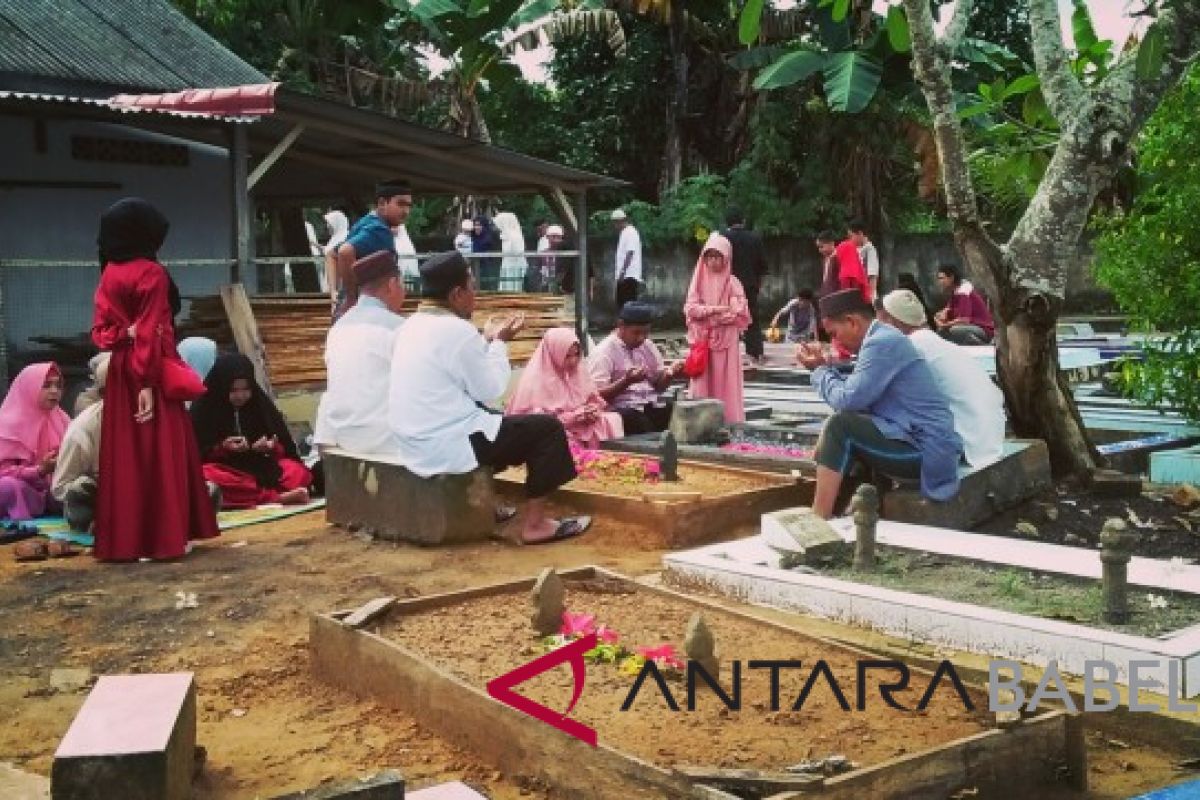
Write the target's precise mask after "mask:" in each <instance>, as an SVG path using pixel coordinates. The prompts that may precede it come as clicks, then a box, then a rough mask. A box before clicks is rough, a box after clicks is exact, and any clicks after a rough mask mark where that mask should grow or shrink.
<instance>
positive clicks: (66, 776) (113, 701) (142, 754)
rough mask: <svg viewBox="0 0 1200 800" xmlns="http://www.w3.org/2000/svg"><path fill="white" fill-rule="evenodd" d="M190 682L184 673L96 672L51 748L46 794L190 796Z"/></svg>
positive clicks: (64, 799)
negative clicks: (54, 749)
mask: <svg viewBox="0 0 1200 800" xmlns="http://www.w3.org/2000/svg"><path fill="white" fill-rule="evenodd" d="M195 749H196V685H195V681H194V679H193V675H192V673H190V672H180V673H172V674H163V675H105V676H103V677H101V678H100V679H99V680H98V681H97V682H96V685H95V687H94V688H93V689H92V691H91V693H90V694H89V695H88V697H87V700H85V701H84V703H83V707H82V708H80V709H79V713H78V714H76V715H75V719H74V720H73V721H72V722H71V727H70V728H69V729H68V730H67V734H66V736H64V737H63V740H62V742H61V743H60V744H59V746H58V752H56V753H55V754H54V766H53V768H52V771H51V776H50V787H51V794H52V797H53V798H54V800H93V799H94V800H108V799H109V798H116V797H119V798H121V799H122V800H186V798H189V797H191V796H192V767H193V763H194V758H195Z"/></svg>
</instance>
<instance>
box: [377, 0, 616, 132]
mask: <svg viewBox="0 0 1200 800" xmlns="http://www.w3.org/2000/svg"><path fill="white" fill-rule="evenodd" d="M392 3H393V6H394V8H395V10H396V13H395V17H394V18H393V20H392V22H391V23H390V25H391V27H392V28H393V29H399V28H402V27H405V26H406V25H407V24H408V23H415V24H416V26H417V27H418V28H419V29H420V31H421V32H422V33H423V35H422V36H421V38H422V39H423V44H426V45H428V46H430V47H432V48H433V49H434V50H435V51H437V53H438V54H439V55H440V56H442V57H443V58H445V59H447V60H448V61H449V62H450V69H449V72H448V74H447V76H446V77H445V79H444V80H445V82H446V84H447V88H448V90H449V92H448V94H449V101H450V108H449V112H448V119H447V128H448V129H449V130H452V131H454V132H455V133H458V134H459V135H461V136H466V137H469V138H473V139H478V140H479V141H482V142H489V143H490V142H491V135H490V133H489V132H488V127H487V122H486V120H484V118H483V113H482V111H481V109H480V107H479V101H478V99H477V96H476V92H477V91H478V89H479V86H480V85H481V83H483V82H485V81H486V82H491V83H503V82H506V81H514V80H518V79H519V78H520V70H519V69H518V68H517V66H516V65H515V64H513V63H512V61H511V60H509V58H510V57H511V56H512V55H513V54H515V52H516V51H517V50H518V49H520V48H521V47H522V46H523V45H528V44H530V43H532V42H533V41H535V39H537V38H538V37H544V38H546V39H548V40H549V41H551V42H553V41H554V40H555V39H557V38H558V37H562V36H567V35H574V34H577V33H579V32H594V33H599V34H602V35H604V36H606V37H607V38H608V40H609V42H610V44H614V45H615V46H614V49H615V50H617V51H618V52H619V51H621V50H623V49H624V31H623V29H622V28H621V24H620V20H619V19H618V18H617V15H616V13H615V12H613V11H611V10H608V9H605V8H603V7H602V4H601V3H600V2H599V0H594V1H593V2H564V1H563V0H420V2H418V3H416V4H415V5H411V6H410V5H409V3H408V2H407V0H392Z"/></svg>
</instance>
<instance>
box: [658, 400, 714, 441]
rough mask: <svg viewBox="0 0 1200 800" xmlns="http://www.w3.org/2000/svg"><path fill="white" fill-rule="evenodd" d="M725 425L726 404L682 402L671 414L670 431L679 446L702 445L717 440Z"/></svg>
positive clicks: (704, 401) (700, 401) (710, 401)
mask: <svg viewBox="0 0 1200 800" xmlns="http://www.w3.org/2000/svg"><path fill="white" fill-rule="evenodd" d="M724 425H725V404H724V403H722V402H721V401H720V400H713V399H711V398H705V399H703V400H681V401H679V402H678V403H676V404H675V410H674V411H673V412H672V413H671V426H670V427H669V428H668V430H669V431H670V432H671V433H672V434H673V435H674V436H675V441H677V442H678V443H679V444H702V443H704V442H712V441H714V440H715V439H716V438H717V431H719V430H720V429H721V428H722V427H724Z"/></svg>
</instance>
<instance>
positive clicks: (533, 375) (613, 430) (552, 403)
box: [506, 328, 625, 449]
mask: <svg viewBox="0 0 1200 800" xmlns="http://www.w3.org/2000/svg"><path fill="white" fill-rule="evenodd" d="M582 361H583V352H582V350H581V349H580V346H579V337H578V336H576V335H575V331H573V330H572V329H570V328H551V329H550V330H548V331H546V335H545V336H543V337H542V341H541V342H539V343H538V346H537V350H535V351H534V352H533V358H531V359H530V360H529V364H528V365H527V366H526V367H525V371H524V372H523V373H522V374H521V380H520V382H519V383H518V384H517V389H516V391H515V392H513V395H512V397H511V398H510V399H509V401H508V408H507V409H506V413H508V414H552V415H553V416H555V417H558V420H559V421H560V422H561V423H562V424H563V427H564V428H566V431H567V439H568V440H569V441H570V442H571V444H573V445H576V446H578V447H585V448H588V449H595V448H597V447H599V446H600V442H602V441H604V440H605V439H618V438H620V437H621V436H624V435H625V430H624V425H623V424H622V423H621V416H620V415H619V414H617V413H616V412H613V411H605V408H606V407H607V405H608V404H607V403H605V402H604V399H603V398H602V397H600V392H599V391H597V389H596V383H595V381H593V380H592V376H591V375H590V374H588V371H587V370H586V369H584V367H583V363H582Z"/></svg>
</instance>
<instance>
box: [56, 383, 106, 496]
mask: <svg viewBox="0 0 1200 800" xmlns="http://www.w3.org/2000/svg"><path fill="white" fill-rule="evenodd" d="M103 414H104V401H103V400H101V401H100V402H98V403H94V404H92V405H90V406H88V407H87V408H85V409H84V410H83V411H81V412H79V416H77V417H75V419H73V420H71V424H70V425H68V426H67V430H66V432H65V433H64V434H63V440H62V444H61V445H59V448H58V463H57V465H56V466H55V467H54V478H53V479H52V480H51V481H50V494H52V495H53V496H54V499H55V500H57V501H59V502H60V503H61V502H62V501H63V500H64V499H65V498H66V496H67V487H68V486H69V485H70V484H71V482H72V481H73V480H75V479H76V478H79V477H82V476H84V475H89V476H91V477H93V478H97V477H99V475H100V425H101V420H102V419H103Z"/></svg>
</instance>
